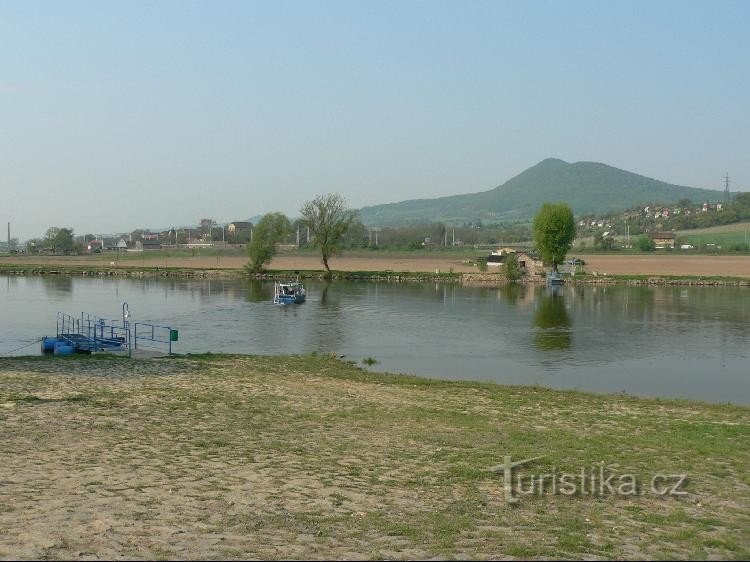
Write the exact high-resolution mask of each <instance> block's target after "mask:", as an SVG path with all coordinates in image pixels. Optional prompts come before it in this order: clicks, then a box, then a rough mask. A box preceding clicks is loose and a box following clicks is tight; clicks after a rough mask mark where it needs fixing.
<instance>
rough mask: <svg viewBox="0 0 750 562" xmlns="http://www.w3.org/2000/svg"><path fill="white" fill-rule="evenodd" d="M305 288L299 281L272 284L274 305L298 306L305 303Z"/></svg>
mask: <svg viewBox="0 0 750 562" xmlns="http://www.w3.org/2000/svg"><path fill="white" fill-rule="evenodd" d="M306 294H307V293H306V292H305V287H304V286H303V285H302V283H300V282H299V281H295V282H293V283H279V282H278V281H277V282H276V283H274V286H273V302H274V304H300V303H303V302H305V296H306Z"/></svg>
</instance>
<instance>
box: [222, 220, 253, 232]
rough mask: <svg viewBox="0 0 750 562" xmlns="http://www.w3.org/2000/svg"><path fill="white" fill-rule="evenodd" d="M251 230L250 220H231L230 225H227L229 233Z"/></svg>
mask: <svg viewBox="0 0 750 562" xmlns="http://www.w3.org/2000/svg"><path fill="white" fill-rule="evenodd" d="M246 230H250V223H249V222H242V221H237V222H230V223H229V226H228V227H227V232H228V233H229V234H237V233H239V232H242V231H246Z"/></svg>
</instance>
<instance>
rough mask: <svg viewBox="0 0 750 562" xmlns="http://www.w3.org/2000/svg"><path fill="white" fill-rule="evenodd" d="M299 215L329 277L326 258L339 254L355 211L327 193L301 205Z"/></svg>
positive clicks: (334, 194)
mask: <svg viewBox="0 0 750 562" xmlns="http://www.w3.org/2000/svg"><path fill="white" fill-rule="evenodd" d="M300 214H301V215H302V220H303V221H304V223H305V225H306V226H308V227H309V228H310V234H311V236H312V238H313V240H312V242H313V245H315V246H316V247H318V248H320V253H321V257H322V259H323V265H324V266H325V268H326V276H328V277H330V274H331V268H330V267H329V266H328V258H330V257H331V256H333V255H334V254H337V253H339V252H340V250H341V242H342V238H343V237H344V234H345V233H346V231H347V230H348V229H349V226H350V225H351V224H352V222H353V221H354V219H355V218H356V216H357V215H356V211H352V210H351V209H349V208H348V207H347V206H346V200H345V199H344V198H343V197H342V196H341V195H339V194H338V193H328V194H326V195H318V196H317V197H316V198H315V199H313V200H312V201H308V202H307V203H305V204H304V205H302V209H301V210H300Z"/></svg>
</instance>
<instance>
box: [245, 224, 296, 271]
mask: <svg viewBox="0 0 750 562" xmlns="http://www.w3.org/2000/svg"><path fill="white" fill-rule="evenodd" d="M290 230H291V224H290V222H289V219H288V218H287V217H286V216H285V215H284V214H283V213H268V214H266V215H264V216H263V218H261V219H260V220H259V221H258V224H257V225H255V228H254V229H253V239H252V241H251V242H250V244H248V246H247V255H248V256H249V257H250V262H249V263H248V264H247V267H248V269H249V270H250V271H251V272H253V273H257V272H259V271H262V270H263V267H264V266H265V265H266V264H267V263H269V262H270V261H271V258H273V255H274V253H276V243H277V242H280V241H282V240H283V239H284V238H285V237H286V236H287V235H288V234H289V231H290Z"/></svg>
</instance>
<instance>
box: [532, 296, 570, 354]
mask: <svg viewBox="0 0 750 562" xmlns="http://www.w3.org/2000/svg"><path fill="white" fill-rule="evenodd" d="M571 325H572V320H571V318H570V314H568V310H567V309H566V308H565V298H564V297H563V291H562V287H559V286H557V287H546V288H545V290H544V291H542V292H541V294H540V295H539V297H538V299H537V309H536V312H535V313H534V326H535V327H536V328H537V329H536V330H535V332H534V345H535V346H536V347H537V348H538V349H541V350H545V349H568V348H569V347H570V345H571V342H572V339H573V336H572V331H571V329H570V327H571Z"/></svg>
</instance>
